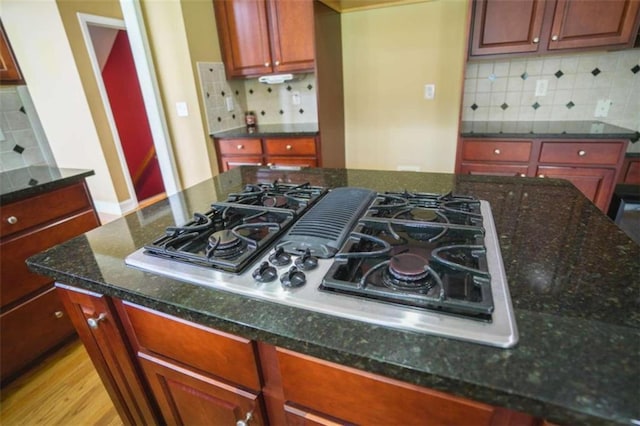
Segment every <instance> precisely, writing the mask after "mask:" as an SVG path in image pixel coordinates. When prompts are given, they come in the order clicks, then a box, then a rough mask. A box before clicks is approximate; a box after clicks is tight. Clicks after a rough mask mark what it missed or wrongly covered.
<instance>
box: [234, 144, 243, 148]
mask: <svg viewBox="0 0 640 426" xmlns="http://www.w3.org/2000/svg"><path fill="white" fill-rule="evenodd" d="M236 148H238V149H244V145H242V144H238V146H236Z"/></svg>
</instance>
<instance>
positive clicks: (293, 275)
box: [280, 266, 307, 288]
mask: <svg viewBox="0 0 640 426" xmlns="http://www.w3.org/2000/svg"><path fill="white" fill-rule="evenodd" d="M280 282H281V283H282V286H283V287H287V288H295V287H302V286H303V285H304V284H305V283H306V282H307V277H306V276H305V275H304V272H302V271H299V270H298V268H296V267H295V266H292V267H291V268H289V270H288V271H287V272H285V273H284V274H282V275H281V276H280Z"/></svg>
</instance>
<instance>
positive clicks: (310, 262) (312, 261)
mask: <svg viewBox="0 0 640 426" xmlns="http://www.w3.org/2000/svg"><path fill="white" fill-rule="evenodd" d="M294 263H295V265H296V266H297V267H298V269H301V270H303V271H311V270H312V269H316V268H317V267H318V258H317V257H315V256H311V251H310V250H309V249H307V250H305V252H304V254H303V255H302V256H300V257H299V258H297V259H296V261H295V262H294Z"/></svg>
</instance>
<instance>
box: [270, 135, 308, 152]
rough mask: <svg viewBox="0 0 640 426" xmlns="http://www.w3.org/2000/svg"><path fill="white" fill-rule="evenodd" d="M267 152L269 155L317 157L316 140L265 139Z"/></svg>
mask: <svg viewBox="0 0 640 426" xmlns="http://www.w3.org/2000/svg"><path fill="white" fill-rule="evenodd" d="M265 151H266V154H269V155H316V140H315V139H314V138H295V139H294V138H286V139H265Z"/></svg>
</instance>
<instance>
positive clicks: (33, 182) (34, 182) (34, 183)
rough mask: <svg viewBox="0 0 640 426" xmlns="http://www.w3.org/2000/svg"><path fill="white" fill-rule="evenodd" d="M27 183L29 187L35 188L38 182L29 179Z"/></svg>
mask: <svg viewBox="0 0 640 426" xmlns="http://www.w3.org/2000/svg"><path fill="white" fill-rule="evenodd" d="M28 183H29V186H36V185H37V184H38V180H37V179H34V178H31V179H29V182H28Z"/></svg>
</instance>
